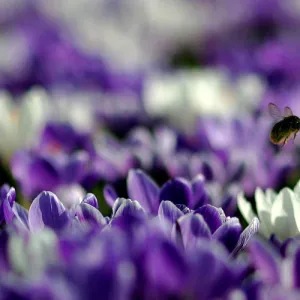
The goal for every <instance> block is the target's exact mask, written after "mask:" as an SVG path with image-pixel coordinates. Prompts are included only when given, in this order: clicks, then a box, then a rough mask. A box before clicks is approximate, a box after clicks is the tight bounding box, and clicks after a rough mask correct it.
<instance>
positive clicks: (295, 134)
mask: <svg viewBox="0 0 300 300" xmlns="http://www.w3.org/2000/svg"><path fill="white" fill-rule="evenodd" d="M297 133H298V131H296V132H295V133H294V142H295V138H296V136H297Z"/></svg>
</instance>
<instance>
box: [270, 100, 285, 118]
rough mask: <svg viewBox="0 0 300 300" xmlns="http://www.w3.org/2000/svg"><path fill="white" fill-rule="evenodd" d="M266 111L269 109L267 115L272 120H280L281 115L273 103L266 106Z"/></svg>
mask: <svg viewBox="0 0 300 300" xmlns="http://www.w3.org/2000/svg"><path fill="white" fill-rule="evenodd" d="M268 109H269V114H270V116H271V117H272V118H274V119H275V120H278V119H281V118H282V115H281V112H280V110H279V108H278V106H277V105H276V104H274V103H269V105H268Z"/></svg>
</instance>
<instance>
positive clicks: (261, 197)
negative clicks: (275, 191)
mask: <svg viewBox="0 0 300 300" xmlns="http://www.w3.org/2000/svg"><path fill="white" fill-rule="evenodd" d="M270 193H271V192H270V190H269V191H268V197H267V195H265V194H264V193H263V191H262V190H261V189H260V188H256V190H255V203H256V209H257V214H258V217H259V219H260V222H261V227H260V231H261V233H262V234H263V235H264V236H266V237H269V236H270V235H271V234H272V231H273V226H272V223H271V214H270V213H271V210H272V203H271V202H270V196H271V194H270Z"/></svg>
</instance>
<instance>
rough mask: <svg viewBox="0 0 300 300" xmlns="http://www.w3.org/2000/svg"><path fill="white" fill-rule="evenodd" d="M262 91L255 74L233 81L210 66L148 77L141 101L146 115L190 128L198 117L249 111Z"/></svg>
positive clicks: (238, 113) (230, 114)
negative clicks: (205, 68)
mask: <svg viewBox="0 0 300 300" xmlns="http://www.w3.org/2000/svg"><path fill="white" fill-rule="evenodd" d="M263 91H264V85H263V83H262V82H260V81H259V78H257V77H256V76H255V75H252V77H251V76H250V75H249V77H248V78H241V79H240V81H238V82H237V83H235V82H232V81H231V80H230V79H229V76H228V74H226V73H225V72H221V71H219V70H218V69H213V68H212V69H207V70H204V71H198V72H197V71H189V72H188V71H185V72H178V73H175V74H173V73H172V74H169V75H160V76H159V75H156V76H155V75H154V76H153V78H151V77H150V78H149V80H148V81H146V87H145V92H144V103H145V107H146V111H147V112H148V113H149V114H150V115H154V116H164V117H166V118H168V119H170V120H171V121H173V123H174V124H175V126H176V127H179V126H181V128H183V129H191V128H193V126H194V124H195V119H196V118H197V117H199V116H201V117H203V116H226V117H229V116H231V117H234V116H237V115H239V116H240V115H243V114H246V113H249V112H251V111H253V109H254V107H255V104H257V103H258V101H259V100H260V97H261V96H262V94H263ZM220 99H222V101H220ZM179 128H180V127H179Z"/></svg>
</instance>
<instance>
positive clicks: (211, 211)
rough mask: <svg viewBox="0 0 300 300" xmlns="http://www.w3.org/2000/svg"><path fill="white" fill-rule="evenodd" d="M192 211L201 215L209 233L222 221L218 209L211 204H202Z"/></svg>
mask: <svg viewBox="0 0 300 300" xmlns="http://www.w3.org/2000/svg"><path fill="white" fill-rule="evenodd" d="M194 213H197V214H200V215H202V217H203V218H204V220H205V222H206V224H207V225H208V226H209V229H210V231H211V233H214V232H215V231H216V230H217V229H218V228H219V227H220V226H221V225H222V223H223V222H222V218H221V215H220V211H219V209H218V208H216V207H214V206H212V205H209V204H207V205H203V206H202V207H200V208H198V209H197V210H195V212H194Z"/></svg>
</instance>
